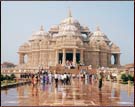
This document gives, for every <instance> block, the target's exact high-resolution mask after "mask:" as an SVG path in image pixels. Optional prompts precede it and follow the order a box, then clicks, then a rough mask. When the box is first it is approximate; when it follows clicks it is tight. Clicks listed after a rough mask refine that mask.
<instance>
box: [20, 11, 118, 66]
mask: <svg viewBox="0 0 135 107" xmlns="http://www.w3.org/2000/svg"><path fill="white" fill-rule="evenodd" d="M18 54H19V66H23V67H26V68H39V67H43V68H44V67H46V66H56V65H58V64H61V65H62V66H64V65H65V64H66V62H67V60H68V61H72V62H73V64H74V65H76V64H77V63H82V64H85V65H92V67H94V68H96V67H99V66H104V67H109V66H119V65H120V49H119V47H118V46H117V45H115V44H114V43H112V42H111V41H110V40H109V39H108V37H107V36H106V35H105V34H104V33H103V32H102V31H101V30H100V28H99V27H97V28H96V30H95V31H94V32H92V31H90V30H89V28H88V27H87V26H82V25H80V23H79V21H78V20H76V19H74V18H73V17H72V15H71V11H70V10H69V13H68V17H67V18H65V19H64V20H62V21H61V22H60V24H59V25H54V26H52V27H51V28H50V30H49V31H48V32H46V31H44V29H43V26H41V28H40V30H39V31H38V32H36V33H34V34H32V36H31V37H30V39H29V41H28V42H27V43H24V44H23V45H21V46H20V47H19V51H18ZM25 57H27V58H26V59H27V61H25ZM111 57H113V58H114V62H112V61H111V59H112V58H111Z"/></svg>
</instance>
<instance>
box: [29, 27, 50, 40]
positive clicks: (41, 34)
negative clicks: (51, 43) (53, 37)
mask: <svg viewBox="0 0 135 107" xmlns="http://www.w3.org/2000/svg"><path fill="white" fill-rule="evenodd" d="M46 36H48V33H47V32H45V31H44V29H43V26H41V28H40V31H38V32H35V33H33V34H32V37H30V39H29V40H30V41H32V40H42V39H44V37H46Z"/></svg>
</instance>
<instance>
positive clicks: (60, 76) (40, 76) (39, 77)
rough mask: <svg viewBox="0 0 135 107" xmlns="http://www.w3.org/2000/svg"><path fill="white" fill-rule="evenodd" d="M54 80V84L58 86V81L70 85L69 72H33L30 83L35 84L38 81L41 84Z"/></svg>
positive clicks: (50, 82)
mask: <svg viewBox="0 0 135 107" xmlns="http://www.w3.org/2000/svg"><path fill="white" fill-rule="evenodd" d="M53 82H55V86H56V87H58V83H60V84H61V85H71V74H70V73H57V72H56V73H54V74H52V73H51V72H41V73H37V74H33V75H32V77H31V83H32V84H33V86H36V85H37V84H38V83H41V84H52V83H53Z"/></svg>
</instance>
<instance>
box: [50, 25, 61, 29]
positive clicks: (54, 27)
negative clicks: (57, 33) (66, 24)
mask: <svg viewBox="0 0 135 107" xmlns="http://www.w3.org/2000/svg"><path fill="white" fill-rule="evenodd" d="M58 28H59V26H58V25H53V26H51V29H58Z"/></svg>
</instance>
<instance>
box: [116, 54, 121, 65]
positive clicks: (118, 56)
mask: <svg viewBox="0 0 135 107" xmlns="http://www.w3.org/2000/svg"><path fill="white" fill-rule="evenodd" d="M116 61H117V62H116V64H117V65H120V54H117V58H116Z"/></svg>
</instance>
